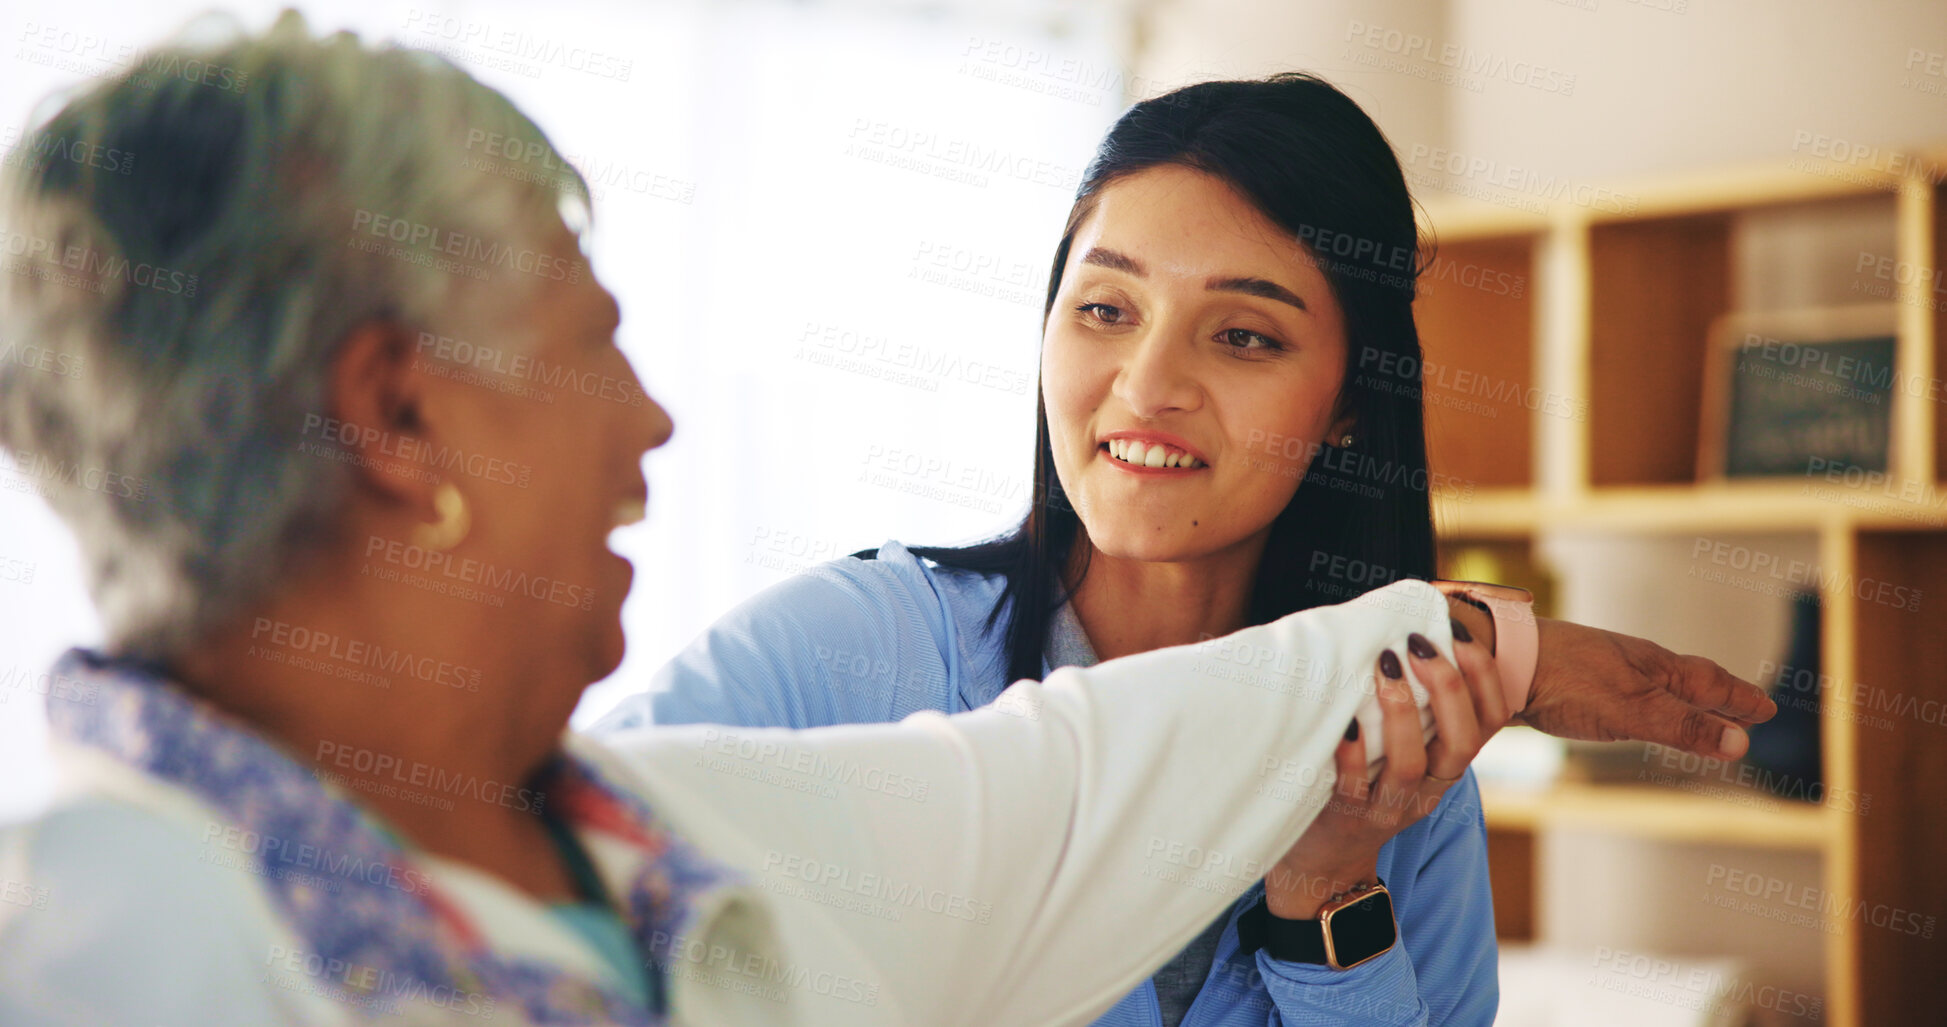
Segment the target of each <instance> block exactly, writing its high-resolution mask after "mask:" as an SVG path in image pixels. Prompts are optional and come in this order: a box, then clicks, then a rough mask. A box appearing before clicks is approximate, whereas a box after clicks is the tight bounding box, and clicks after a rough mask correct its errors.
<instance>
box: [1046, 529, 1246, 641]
mask: <svg viewBox="0 0 1947 1027" xmlns="http://www.w3.org/2000/svg"><path fill="white" fill-rule="evenodd" d="M1265 541H1266V536H1264V535H1258V536H1254V537H1252V538H1250V539H1247V540H1245V541H1244V542H1242V543H1240V544H1238V545H1236V546H1232V547H1230V548H1228V549H1224V550H1221V551H1219V552H1216V553H1211V554H1209V555H1206V556H1201V557H1197V558H1195V559H1190V560H1180V561H1151V560H1134V559H1128V558H1124V557H1117V556H1110V555H1108V554H1106V553H1104V552H1102V551H1101V550H1099V549H1096V548H1094V543H1092V542H1091V541H1090V540H1089V539H1088V536H1087V533H1086V532H1084V533H1082V534H1081V535H1080V536H1079V537H1078V538H1077V539H1076V541H1075V551H1076V553H1077V554H1078V558H1077V559H1074V560H1071V561H1070V567H1069V574H1068V580H1069V581H1071V582H1072V581H1073V580H1074V577H1075V575H1076V574H1077V573H1078V572H1079V569H1080V567H1081V563H1080V559H1079V557H1080V556H1086V558H1087V560H1088V572H1087V574H1086V576H1084V577H1083V578H1082V582H1081V584H1080V586H1078V587H1074V589H1073V591H1074V595H1073V598H1072V599H1071V600H1070V602H1072V603H1073V604H1074V607H1075V615H1076V616H1077V617H1078V618H1079V619H1080V620H1081V622H1082V628H1083V630H1085V631H1087V632H1088V640H1089V645H1090V646H1091V647H1092V648H1093V649H1094V650H1095V655H1096V656H1097V657H1099V658H1101V659H1104V660H1112V659H1115V658H1116V657H1119V656H1128V655H1130V654H1132V653H1141V652H1148V651H1149V650H1151V649H1161V648H1164V647H1166V646H1172V645H1188V644H1191V643H1193V642H1199V641H1202V640H1204V639H1206V638H1211V637H1214V636H1218V635H1228V634H1230V633H1231V632H1233V631H1236V630H1238V629H1239V628H1242V627H1244V626H1245V625H1246V624H1247V623H1248V614H1249V611H1250V602H1251V590H1252V588H1253V587H1254V586H1255V584H1256V582H1257V567H1258V561H1259V560H1260V559H1262V557H1263V554H1264V544H1265Z"/></svg>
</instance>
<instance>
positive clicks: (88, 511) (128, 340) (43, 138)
mask: <svg viewBox="0 0 1947 1027" xmlns="http://www.w3.org/2000/svg"><path fill="white" fill-rule="evenodd" d="M207 26H208V23H207V22H199V23H192V25H191V26H189V28H188V29H186V30H185V32H184V34H183V35H182V36H180V37H179V38H178V40H177V41H174V42H171V43H168V44H165V45H164V46H162V47H160V48H158V49H156V50H153V51H151V52H149V53H148V54H145V55H142V56H141V57H139V58H137V59H136V60H135V61H133V62H131V65H130V70H129V71H128V72H127V73H125V74H122V75H119V76H117V77H115V78H112V79H109V80H105V81H101V82H98V83H95V84H93V85H91V86H89V87H87V88H86V89H84V90H83V91H81V92H80V93H79V94H78V95H76V96H74V97H72V98H71V99H69V100H68V101H67V102H66V103H65V104H63V105H62V106H61V107H60V109H59V110H58V111H57V112H55V113H54V115H53V116H52V117H51V118H49V119H48V120H47V121H46V122H45V123H44V124H42V125H41V126H40V128H39V129H38V130H37V132H36V133H35V134H34V135H33V136H31V137H30V138H29V139H27V140H24V141H23V142H22V143H21V144H20V145H19V146H18V147H17V148H16V151H15V154H16V159H14V160H13V161H12V163H13V164H14V167H13V168H11V169H9V172H8V180H7V182H6V185H5V204H6V206H5V210H6V214H5V218H6V221H5V222H0V248H3V249H4V252H3V253H0V257H4V259H5V262H6V263H7V264H8V265H9V266H8V267H6V268H5V270H6V271H7V272H9V273H7V274H4V275H0V279H4V285H0V289H4V292H0V319H4V320H3V321H0V333H4V334H0V343H5V342H11V341H17V340H18V341H26V342H29V343H31V344H32V345H33V346H36V347H38V348H39V349H38V350H37V352H38V353H40V354H42V356H41V357H40V358H39V359H36V360H33V361H27V360H20V359H16V360H9V361H6V362H5V363H4V364H0V446H4V447H5V448H6V449H8V450H9V451H11V453H12V455H13V458H14V463H15V465H16V468H17V469H18V470H17V473H18V474H20V475H22V476H24V477H26V478H27V479H29V481H30V482H32V487H33V488H34V490H35V491H37V492H39V493H40V494H41V495H42V496H44V497H45V498H46V499H47V501H48V503H49V504H50V505H51V506H52V507H53V508H54V510H55V511H56V513H58V514H59V515H60V516H61V518H62V519H63V520H64V521H65V522H66V523H67V524H68V526H69V527H70V529H71V530H73V531H74V533H75V535H76V537H77V539H78V541H79V543H80V547H81V551H82V554H83V557H84V559H85V560H86V561H87V567H88V577H89V588H90V592H91V593H92V595H93V597H94V602H95V605H96V607H97V609H98V610H99V612H100V614H101V617H102V621H103V624H104V626H105V628H106V632H107V642H108V645H109V647H110V648H111V650H113V651H116V652H120V653H125V654H128V655H133V656H138V657H145V658H162V657H166V656H169V655H171V654H173V653H175V652H178V651H180V650H181V648H182V647H184V646H185V645H187V644H189V643H191V642H193V641H195V640H196V639H198V638H200V637H202V636H203V635H204V634H205V633H206V632H207V631H208V630H209V629H211V628H212V627H214V626H216V625H218V624H219V623H222V622H224V621H225V620H227V619H229V618H232V617H235V616H237V615H239V614H241V613H243V612H245V611H247V610H248V609H249V608H250V607H251V606H252V605H253V604H254V603H257V602H259V601H261V600H262V599H263V598H264V597H265V596H266V595H267V594H268V593H269V591H270V590H271V589H272V588H273V587H274V586H275V585H276V584H277V582H278V581H279V580H280V579H281V578H282V577H284V576H285V574H286V573H287V572H288V571H290V570H291V569H292V568H293V567H294V566H295V565H296V562H297V561H298V560H300V559H302V558H303V557H304V556H306V555H308V554H309V553H311V552H314V551H316V549H317V548H318V547H321V546H324V545H327V544H329V543H330V542H332V541H334V540H339V539H340V536H339V535H338V533H337V532H336V530H335V528H334V526H335V525H336V524H337V523H338V521H339V519H340V518H339V515H340V513H341V512H342V508H343V504H344V502H345V500H346V497H347V488H348V485H349V483H350V481H351V473H352V472H351V470H350V469H349V466H348V464H347V463H346V462H345V460H343V459H319V458H318V457H317V456H315V455H307V454H306V453H304V452H301V451H300V448H299V443H300V441H302V440H303V435H302V433H303V431H304V421H305V417H306V415H307V412H310V413H312V414H313V416H314V417H315V412H318V411H320V410H322V409H323V405H324V403H325V402H326V383H327V373H328V369H329V367H330V364H331V361H332V358H333V356H334V355H335V352H336V348H337V344H338V343H339V342H340V341H341V340H342V339H343V338H344V337H345V336H346V334H347V333H348V332H349V331H350V330H351V329H352V328H354V327H356V326H357V325H359V324H361V323H364V322H366V321H369V320H373V319H385V320H390V321H393V322H396V323H399V324H401V325H407V326H411V327H414V328H418V329H421V330H426V329H432V330H436V331H439V330H443V331H453V330H454V328H453V326H454V325H455V324H456V323H458V322H460V321H462V320H464V321H466V322H468V323H474V322H476V321H478V319H479V318H481V317H484V316H485V315H484V314H483V313H482V312H479V311H475V312H473V314H472V315H471V316H469V315H467V314H466V313H465V309H466V308H467V307H468V306H469V304H468V303H466V302H462V301H463V299H469V298H472V297H474V296H475V294H476V292H477V293H479V294H480V295H481V296H485V295H486V292H485V291H484V290H480V289H479V288H478V286H477V284H476V283H473V282H471V281H470V280H469V279H468V278H466V277H465V276H462V275H457V274H455V273H453V271H452V269H451V268H450V267H442V266H439V265H440V264H441V263H442V262H440V261H434V260H431V259H425V257H424V254H423V252H419V253H415V252H405V253H404V257H405V258H406V259H401V250H400V249H399V248H398V247H390V250H391V252H390V253H388V254H384V255H378V254H374V253H370V252H366V250H368V249H370V248H371V247H370V246H369V245H367V246H364V247H361V246H360V245H359V243H360V242H361V240H362V238H363V235H364V234H371V235H374V236H379V235H381V234H382V233H379V232H377V231H372V232H369V233H365V232H363V231H362V230H364V229H369V228H370V227H371V226H372V224H373V222H374V219H375V218H378V219H380V220H381V221H383V222H384V223H385V224H387V225H388V226H391V225H399V224H404V225H407V226H412V227H413V230H420V229H424V228H426V227H427V226H431V227H430V231H431V232H432V233H433V235H434V238H435V239H437V238H439V233H442V232H443V233H447V234H448V236H449V237H451V236H452V235H456V234H460V233H471V236H470V238H472V239H475V240H478V239H483V238H484V239H490V240H507V239H510V238H519V239H522V240H525V241H530V242H537V241H539V240H540V239H541V238H542V237H543V236H542V233H544V232H546V231H548V230H549V228H550V227H551V226H553V225H558V224H562V223H563V219H564V218H565V219H567V221H568V223H570V224H571V226H572V227H579V223H581V222H580V220H579V218H580V217H585V212H586V208H587V204H588V188H587V184H586V183H585V182H584V181H583V180H582V178H581V176H580V174H579V173H578V172H576V171H575V170H574V169H573V168H572V167H571V166H570V165H569V164H568V163H567V161H566V160H565V159H563V158H562V157H560V156H559V154H558V153H557V151H556V150H555V149H554V148H553V146H552V145H551V144H550V143H549V141H548V139H547V137H546V136H545V135H544V134H543V133H542V132H541V130H540V129H539V128H538V127H537V126H536V125H535V124H534V123H533V122H532V121H530V120H529V119H528V118H527V117H526V116H524V115H523V114H521V112H520V111H518V110H517V109H515V107H514V105H513V104H512V103H511V102H509V101H508V100H507V98H506V97H504V96H502V95H500V94H499V93H497V92H495V91H494V90H492V89H489V88H487V87H486V86H484V85H482V84H480V83H479V82H477V81H475V80H474V79H473V78H472V77H471V76H469V75H467V74H466V73H465V72H463V71H461V70H460V69H459V68H457V67H455V66H454V65H453V64H451V63H450V62H448V61H446V60H444V59H443V58H440V57H437V56H434V55H431V54H428V53H424V52H420V51H414V50H410V49H405V48H402V47H397V46H391V45H385V46H376V47H373V46H367V45H365V44H363V43H362V42H361V41H360V40H359V39H358V38H357V37H355V36H353V35H351V34H349V33H339V34H336V35H333V36H330V37H314V36H312V34H311V32H310V29H309V27H308V26H307V25H306V24H305V22H304V20H303V19H302V18H301V17H300V16H298V15H297V14H296V13H295V12H289V11H287V12H285V13H284V14H283V15H282V16H281V17H279V18H278V20H277V21H276V23H275V24H274V25H273V26H272V27H271V28H270V29H269V30H268V31H266V32H264V33H262V34H261V35H257V36H246V35H243V34H241V33H238V32H236V31H235V30H234V29H230V30H229V31H227V32H226V36H227V37H228V38H227V39H226V40H224V41H223V42H221V43H220V44H219V45H213V46H212V45H203V44H200V43H196V42H190V41H189V40H191V39H192V37H193V36H196V34H197V33H199V32H200V30H203V29H205V28H207ZM201 36H207V32H201ZM482 139H491V140H497V141H498V142H496V143H495V149H496V151H497V152H498V153H499V154H500V155H503V156H504V155H508V154H512V155H515V156H516V157H517V158H519V159H517V160H515V161H512V162H508V163H503V164H499V165H497V167H498V170H497V173H483V170H482V165H481V163H480V159H482V158H484V157H485V156H486V155H485V154H483V153H482V152H481V150H480V149H478V148H477V147H476V144H477V143H478V142H479V141H480V140H482ZM537 167H538V168H540V169H545V173H529V169H534V168H537ZM388 219H389V220H388ZM397 238H398V236H397V235H396V234H395V235H394V236H393V237H392V239H393V240H396V239H397ZM379 241H380V243H381V244H383V243H387V242H390V241H392V240H386V239H380V240H379ZM417 241H418V239H417V238H416V237H415V238H414V239H413V242H417ZM435 245H437V244H435ZM496 245H498V243H496ZM380 248H386V247H384V246H383V245H381V247H380ZM449 252H450V250H449ZM495 294H496V295H499V296H500V297H501V302H511V301H512V300H513V297H508V296H507V295H506V289H505V287H504V283H502V285H501V286H498V287H496V293H495ZM474 305H475V306H477V305H478V304H477V303H476V304H474ZM496 305H497V306H498V304H496ZM516 348H518V344H517V345H516ZM319 444H320V445H328V446H338V445H339V444H338V442H337V441H336V440H333V439H320V440H319ZM336 455H338V456H340V457H342V456H344V455H347V454H345V453H344V451H342V450H339V451H336Z"/></svg>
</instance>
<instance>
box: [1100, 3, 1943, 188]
mask: <svg viewBox="0 0 1947 1027" xmlns="http://www.w3.org/2000/svg"><path fill="white" fill-rule="evenodd" d="M1139 38H1140V40H1141V46H1142V48H1141V50H1140V51H1139V53H1138V55H1137V58H1136V70H1137V73H1138V75H1139V76H1140V77H1141V78H1142V79H1144V80H1148V81H1153V82H1155V83H1157V84H1159V85H1170V84H1175V83H1178V82H1182V81H1186V80H1189V79H1194V78H1199V77H1209V76H1210V75H1212V74H1221V75H1225V76H1235V75H1255V74H1263V73H1266V72H1269V71H1275V70H1282V69H1303V70H1307V71H1314V72H1318V73H1320V74H1323V75H1325V76H1326V77H1327V78H1329V79H1331V80H1332V81H1333V82H1335V83H1337V84H1338V85H1340V86H1341V87H1342V88H1344V89H1345V90H1346V91H1347V92H1348V93H1350V94H1351V95H1352V96H1353V97H1354V98H1356V99H1358V100H1359V101H1360V102H1361V103H1362V104H1364V105H1365V106H1366V109H1367V111H1368V112H1369V113H1371V114H1372V115H1373V118H1374V120H1376V121H1377V122H1378V123H1379V126H1380V127H1381V128H1382V129H1384V130H1385V132H1386V134H1387V136H1388V137H1389V138H1390V139H1392V141H1393V144H1394V146H1395V147H1396V148H1397V149H1399V150H1400V151H1401V155H1402V159H1405V158H1407V157H1410V156H1411V154H1412V152H1413V147H1415V146H1424V147H1426V148H1428V149H1429V150H1431V149H1435V148H1445V149H1448V150H1450V151H1453V152H1457V153H1461V154H1464V155H1466V156H1467V157H1468V158H1470V159H1472V158H1475V157H1478V158H1482V159H1485V160H1489V161H1493V162H1495V163H1496V165H1497V166H1498V167H1501V168H1507V167H1514V168H1519V169H1522V170H1528V171H1532V172H1534V173H1535V174H1537V175H1555V176H1562V177H1567V178H1570V179H1573V180H1576V181H1590V182H1610V181H1615V180H1628V179H1631V178H1635V177H1638V176H1645V175H1656V174H1662V173H1667V172H1678V171H1683V170H1686V169H1692V168H1702V167H1717V166H1722V165H1726V164H1739V163H1746V162H1752V161H1760V160H1765V159H1768V158H1776V157H1781V156H1785V155H1788V154H1790V153H1791V152H1792V147H1793V144H1794V140H1798V139H1800V136H1799V133H1801V132H1803V133H1810V134H1812V135H1814V136H1817V135H1823V136H1827V137H1831V138H1834V139H1842V140H1846V141H1848V142H1851V143H1856V144H1862V145H1868V146H1879V147H1883V148H1893V147H1900V146H1913V145H1917V144H1924V143H1929V142H1940V141H1942V140H1943V139H1947V75H1944V74H1942V73H1941V72H1943V71H1947V67H1943V65H1942V64H1941V63H1939V62H1936V61H1935V58H1936V57H1939V56H1940V54H1941V52H1942V51H1947V4H1942V3H1939V2H1937V0H1859V2H1851V3H1834V2H1830V0H1445V2H1423V0H1365V2H1361V0H1316V2H1304V3H1292V2H1289V0H1156V2H1155V3H1153V4H1151V5H1149V6H1148V7H1147V8H1146V9H1145V14H1144V17H1143V23H1142V30H1141V33H1140V36H1139ZM1916 50H1917V51H1918V54H1919V55H1918V56H1917V57H1916V56H1915V55H1914V52H1915V51H1916ZM1909 61H1911V62H1912V65H1911V67H1909ZM1929 68H1932V69H1933V71H1932V72H1931V73H1929V72H1928V70H1927V69H1929ZM1470 69H1472V70H1470ZM1801 145H1802V143H1801ZM1869 159H1871V158H1869ZM1454 184H1455V185H1461V184H1465V183H1462V182H1456V183H1454Z"/></svg>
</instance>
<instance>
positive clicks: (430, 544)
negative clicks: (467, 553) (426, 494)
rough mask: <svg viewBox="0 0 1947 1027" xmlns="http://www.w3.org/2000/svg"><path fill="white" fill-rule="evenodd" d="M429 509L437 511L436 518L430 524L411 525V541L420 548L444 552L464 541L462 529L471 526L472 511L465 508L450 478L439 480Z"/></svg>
mask: <svg viewBox="0 0 1947 1027" xmlns="http://www.w3.org/2000/svg"><path fill="white" fill-rule="evenodd" d="M433 509H434V510H436V511H438V512H439V520H437V521H433V522H431V523H430V524H428V523H421V524H415V525H413V526H412V544H413V545H415V546H418V547H419V548H421V549H431V550H434V551H436V552H445V551H446V550H448V549H451V548H453V547H454V546H457V545H459V544H460V543H461V542H464V541H466V533H467V530H468V529H469V528H472V527H473V515H472V514H471V513H469V512H468V511H467V508H466V497H465V496H463V495H460V490H459V488H458V487H457V486H455V485H454V484H453V483H452V482H450V481H443V482H440V483H439V489H438V490H437V491H435V492H434V493H433Z"/></svg>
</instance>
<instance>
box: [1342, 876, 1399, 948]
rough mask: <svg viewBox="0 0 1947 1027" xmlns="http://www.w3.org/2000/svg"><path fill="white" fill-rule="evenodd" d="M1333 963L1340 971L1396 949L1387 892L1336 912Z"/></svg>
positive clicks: (1375, 892) (1379, 892)
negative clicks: (1388, 950) (1339, 967)
mask: <svg viewBox="0 0 1947 1027" xmlns="http://www.w3.org/2000/svg"><path fill="white" fill-rule="evenodd" d="M1330 931H1331V935H1332V961H1333V962H1334V963H1337V964H1338V965H1339V966H1341V967H1349V966H1353V965H1355V964H1358V963H1363V962H1365V961H1366V960H1368V959H1371V958H1372V957H1374V956H1376V955H1379V954H1380V953H1382V952H1384V951H1386V950H1387V949H1389V948H1392V947H1393V940H1394V932H1393V897H1392V896H1391V895H1388V894H1387V893H1386V891H1385V890H1384V889H1380V890H1377V891H1374V892H1373V893H1372V894H1371V895H1368V896H1366V897H1365V898H1363V899H1360V900H1359V901H1357V902H1355V903H1353V904H1352V905H1349V906H1346V907H1345V908H1343V909H1340V910H1337V911H1335V912H1334V913H1333V914H1332V916H1331V923H1330Z"/></svg>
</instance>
